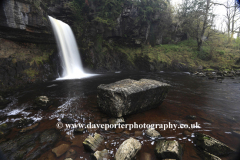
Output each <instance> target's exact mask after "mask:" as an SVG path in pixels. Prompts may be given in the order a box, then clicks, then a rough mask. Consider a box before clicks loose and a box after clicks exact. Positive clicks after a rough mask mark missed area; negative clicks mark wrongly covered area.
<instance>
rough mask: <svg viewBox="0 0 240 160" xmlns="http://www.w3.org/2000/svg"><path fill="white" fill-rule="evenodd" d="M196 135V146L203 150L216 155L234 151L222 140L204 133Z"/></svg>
mask: <svg viewBox="0 0 240 160" xmlns="http://www.w3.org/2000/svg"><path fill="white" fill-rule="evenodd" d="M195 136H196V146H197V147H198V148H200V149H201V150H203V151H206V152H209V153H211V154H214V155H216V156H222V155H228V154H230V153H233V152H234V151H233V150H232V149H231V148H229V147H228V146H227V145H225V144H223V143H222V142H220V141H218V140H217V139H215V138H213V137H211V136H209V135H206V134H203V133H196V134H195Z"/></svg>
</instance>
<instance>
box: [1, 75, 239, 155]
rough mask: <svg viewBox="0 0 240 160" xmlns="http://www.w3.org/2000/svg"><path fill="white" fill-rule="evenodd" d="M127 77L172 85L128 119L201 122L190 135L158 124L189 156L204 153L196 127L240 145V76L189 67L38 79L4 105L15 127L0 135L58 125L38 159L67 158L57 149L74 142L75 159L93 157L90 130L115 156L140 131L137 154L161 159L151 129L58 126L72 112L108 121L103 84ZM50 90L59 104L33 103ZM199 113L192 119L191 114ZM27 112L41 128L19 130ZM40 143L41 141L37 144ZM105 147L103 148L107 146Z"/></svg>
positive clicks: (5, 117) (82, 119)
mask: <svg viewBox="0 0 240 160" xmlns="http://www.w3.org/2000/svg"><path fill="white" fill-rule="evenodd" d="M125 78H130V79H135V80H139V79H141V78H147V79H154V80H159V81H162V82H165V83H168V84H170V85H171V87H170V89H169V92H168V95H167V97H166V99H165V100H164V102H163V103H162V104H161V105H160V106H159V107H157V108H155V109H151V110H148V111H145V112H140V113H137V114H133V115H128V116H125V117H124V119H125V123H126V124H134V122H135V123H137V124H143V123H146V124H168V123H169V122H170V123H172V124H194V123H196V122H197V123H198V124H200V127H201V128H195V129H188V131H189V132H190V133H192V134H191V136H189V137H186V136H184V135H183V132H184V131H186V129H175V130H173V129H166V130H164V129H156V130H157V131H159V132H160V134H161V136H162V139H167V140H177V141H179V142H180V143H181V144H182V147H183V151H184V154H183V156H182V159H183V160H189V159H191V160H192V159H196V160H197V159H201V158H200V157H199V155H198V154H197V150H196V148H195V144H194V141H193V139H194V133H195V132H201V133H205V134H208V135H210V136H212V137H214V138H216V139H218V140H219V141H221V142H223V143H225V144H226V145H228V146H229V147H231V148H234V149H236V150H237V149H238V148H239V146H240V137H239V136H238V135H235V134H234V133H233V131H238V130H240V123H239V122H240V105H239V104H240V94H239V93H240V77H236V78H235V79H230V78H225V79H224V80H223V81H222V83H219V82H217V81H215V80H209V79H207V78H205V77H204V78H202V77H195V76H192V75H191V74H190V73H188V72H181V73H179V72H159V73H146V72H134V73H129V72H126V73H125V72H116V73H103V74H99V75H97V76H93V77H90V78H83V79H78V80H54V81H48V82H44V83H38V84H29V85H27V86H26V87H25V88H23V89H18V90H16V91H15V92H14V93H13V94H12V95H11V96H9V97H8V99H11V100H12V102H11V103H10V104H9V105H8V106H7V107H6V108H5V109H2V110H0V124H4V123H6V124H8V126H9V125H10V126H12V127H11V130H10V131H9V133H8V134H7V135H6V136H4V137H2V138H1V140H0V143H1V142H4V141H6V140H9V139H14V138H16V137H19V136H22V135H25V134H27V135H31V134H34V133H42V132H44V131H45V130H48V129H56V130H57V131H58V132H59V137H58V140H57V142H56V143H54V145H52V146H51V147H50V148H47V149H46V150H42V152H43V153H42V152H41V155H40V157H39V156H38V157H39V158H38V159H57V160H64V159H65V154H63V155H62V156H60V157H58V158H56V156H55V155H54V153H53V152H52V149H53V148H55V147H57V146H59V145H61V144H69V145H70V148H71V149H74V150H75V151H76V158H75V160H79V159H86V160H89V159H90V155H91V153H90V152H88V151H86V150H85V149H84V147H83V144H82V142H83V141H84V139H85V138H87V136H88V135H89V134H93V133H95V132H97V133H100V134H101V135H102V136H104V143H105V147H104V148H106V149H107V150H108V153H109V155H110V159H114V155H115V153H116V150H117V149H118V148H119V146H120V144H121V143H122V142H123V141H125V140H126V139H128V138H130V137H134V138H136V139H138V140H139V142H140V143H141V144H142V148H141V150H140V151H139V152H138V153H137V155H136V158H135V159H136V160H141V159H144V157H145V156H146V155H148V156H150V157H151V159H152V160H156V159H157V157H156V156H155V153H154V149H155V145H156V142H155V141H154V140H152V139H149V138H148V137H146V136H145V135H144V134H142V133H143V131H144V130H145V129H131V130H129V129H111V130H107V131H106V130H104V129H87V130H86V131H85V132H84V133H83V134H75V133H74V131H73V129H66V128H62V129H57V128H56V123H57V122H59V121H61V119H62V118H64V117H68V118H72V119H74V120H75V122H76V123H84V124H87V123H89V122H91V123H92V124H102V123H106V122H105V121H106V119H109V118H111V117H109V116H108V115H106V114H104V113H102V112H101V110H100V109H99V108H98V105H97V86H99V85H100V84H108V83H113V82H116V81H118V80H122V79H125ZM42 95H44V96H47V97H49V98H50V99H51V100H52V101H53V102H54V104H53V105H52V106H51V107H50V108H48V109H47V110H31V109H28V108H29V107H31V106H32V105H33V103H34V100H35V98H36V97H37V96H42ZM190 115H194V116H196V118H195V119H190V118H189V116H190ZM21 118H26V119H32V120H33V122H32V123H31V124H29V125H32V124H33V123H36V122H38V123H39V125H38V126H37V128H35V129H33V130H31V131H27V132H25V133H19V131H20V130H21V128H19V127H17V124H18V122H19V120H20V119H21ZM39 146H41V145H40V143H39V141H36V145H35V148H39ZM104 148H102V149H104ZM234 156H235V155H234V154H232V155H229V156H225V157H220V158H222V159H223V160H225V159H226V160H227V159H233V157H234Z"/></svg>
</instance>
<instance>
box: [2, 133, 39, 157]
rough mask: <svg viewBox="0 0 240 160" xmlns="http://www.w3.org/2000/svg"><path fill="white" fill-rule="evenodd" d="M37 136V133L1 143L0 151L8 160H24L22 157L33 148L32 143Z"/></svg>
mask: <svg viewBox="0 0 240 160" xmlns="http://www.w3.org/2000/svg"><path fill="white" fill-rule="evenodd" d="M38 135H39V134H38V133H34V134H31V135H24V136H21V137H18V138H15V139H11V140H9V141H5V142H2V143H1V144H0V150H1V151H2V152H3V154H4V155H5V156H6V158H7V159H9V160H15V159H24V158H23V157H24V156H25V155H26V154H27V153H29V152H30V151H31V150H32V149H33V148H34V146H35V142H34V141H35V140H36V138H37V137H38Z"/></svg>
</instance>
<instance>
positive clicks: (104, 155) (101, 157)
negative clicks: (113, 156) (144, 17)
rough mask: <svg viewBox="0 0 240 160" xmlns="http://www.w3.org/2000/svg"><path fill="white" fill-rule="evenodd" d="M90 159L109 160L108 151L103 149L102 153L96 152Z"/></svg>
mask: <svg viewBox="0 0 240 160" xmlns="http://www.w3.org/2000/svg"><path fill="white" fill-rule="evenodd" d="M92 159H94V160H104V159H109V155H108V150H106V149H104V150H102V151H96V152H95V153H94V154H92Z"/></svg>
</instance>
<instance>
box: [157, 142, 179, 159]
mask: <svg viewBox="0 0 240 160" xmlns="http://www.w3.org/2000/svg"><path fill="white" fill-rule="evenodd" d="M155 153H156V155H157V157H158V158H160V159H176V160H181V159H182V147H181V145H180V144H179V142H178V141H166V140H159V141H158V142H157V144H156V148H155Z"/></svg>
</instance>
